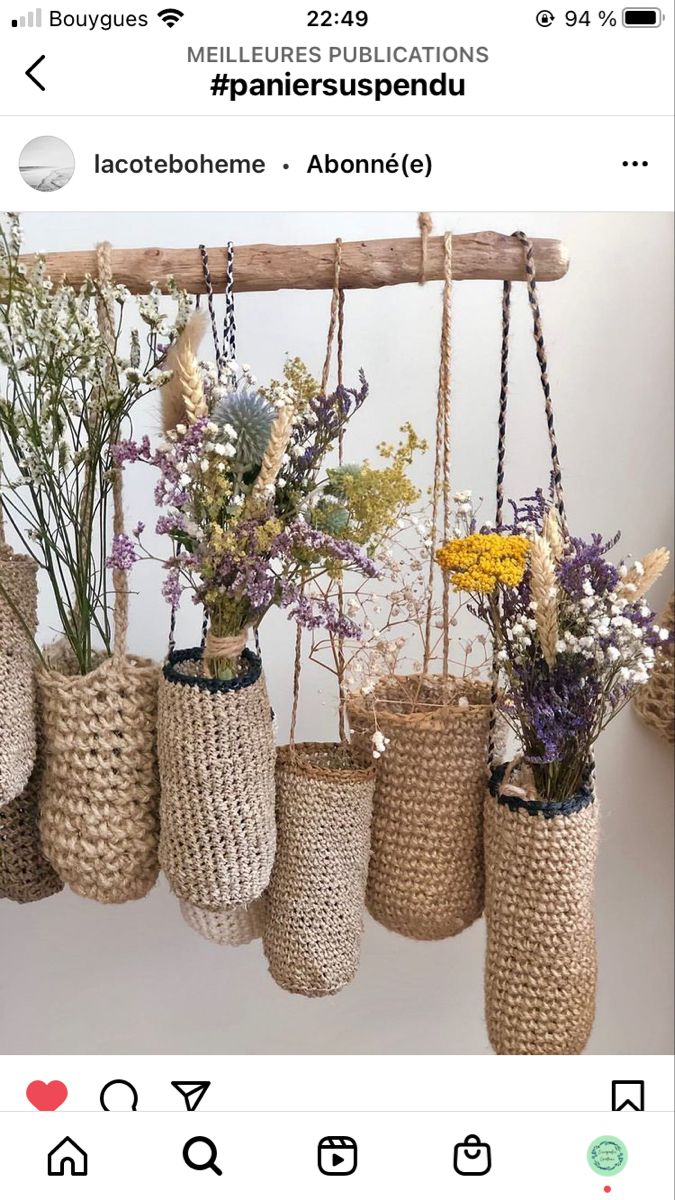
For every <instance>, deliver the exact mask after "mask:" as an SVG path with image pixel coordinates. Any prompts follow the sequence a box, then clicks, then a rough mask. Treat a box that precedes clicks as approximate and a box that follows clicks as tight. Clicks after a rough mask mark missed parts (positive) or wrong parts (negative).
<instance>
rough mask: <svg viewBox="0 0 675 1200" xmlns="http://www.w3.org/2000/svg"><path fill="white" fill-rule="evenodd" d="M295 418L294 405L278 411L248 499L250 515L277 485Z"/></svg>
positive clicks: (284, 406) (248, 512)
mask: <svg viewBox="0 0 675 1200" xmlns="http://www.w3.org/2000/svg"><path fill="white" fill-rule="evenodd" d="M294 418H295V408H294V406H293V405H292V404H285V405H283V406H282V407H281V408H280V409H278V411H277V415H276V417H275V418H274V424H273V426H272V432H271V434H270V440H269V442H268V444H267V449H266V451H265V454H264V457H263V460H262V463H261V465H260V471H259V474H258V476H257V478H256V481H255V483H254V484H253V487H252V488H251V492H250V495H249V498H248V503H247V514H248V515H250V513H251V512H254V511H255V510H256V509H257V508H259V507H260V506H261V504H264V502H265V499H266V496H267V492H268V490H269V489H270V488H271V487H272V486H273V485H274V484H275V483H276V479H277V476H278V475H279V472H280V471H281V465H282V462H283V458H284V455H285V453H286V450H287V449H288V443H289V441H290V440H291V433H292V431H293V420H294Z"/></svg>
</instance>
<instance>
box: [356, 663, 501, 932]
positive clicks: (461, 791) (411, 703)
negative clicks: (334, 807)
mask: <svg viewBox="0 0 675 1200" xmlns="http://www.w3.org/2000/svg"><path fill="white" fill-rule="evenodd" d="M489 700H490V689H489V686H488V685H487V684H482V683H472V682H470V681H468V680H452V679H451V680H447V681H445V682H444V681H443V680H442V679H441V678H440V677H439V678H438V679H436V678H434V677H426V678H423V677H419V678H417V679H416V678H414V677H408V678H396V679H390V680H386V681H383V682H382V683H381V684H379V685H378V686H377V687H376V688H375V690H374V691H373V692H372V693H370V695H369V696H367V697H358V698H352V700H351V701H350V702H349V703H348V713H349V720H350V726H351V730H352V738H353V741H354V743H355V745H356V746H357V747H358V749H359V751H360V752H361V753H362V754H365V753H367V752H369V751H372V745H371V738H372V735H373V732H374V730H375V728H376V727H377V728H378V729H379V730H380V732H381V733H382V734H383V735H384V736H385V737H386V738H388V739H389V744H388V745H387V747H386V749H385V751H384V752H383V754H382V755H381V757H380V758H379V759H378V760H377V764H376V768H375V770H376V779H377V782H376V786H375V801H374V809H373V830H372V847H371V857H370V867H369V871H368V890H367V895H366V904H367V907H368V911H369V912H370V914H371V915H372V916H373V917H374V918H375V920H376V921H379V922H380V924H382V925H384V926H386V928H387V929H392V930H394V931H395V932H397V933H400V934H403V935H405V936H406V937H411V938H417V939H419V940H420V941H425V940H432V939H436V938H446V937H452V936H453V935H454V934H457V933H459V932H460V931H461V930H462V929H466V927H467V926H468V925H471V924H472V922H474V921H475V920H477V918H478V917H480V915H481V913H482V911H483V890H484V888H483V882H484V874H483V801H484V796H485V789H486V786H487V767H486V762H487V741H488V731H489V723H490V708H489ZM462 702H463V703H462Z"/></svg>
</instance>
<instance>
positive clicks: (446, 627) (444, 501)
mask: <svg viewBox="0 0 675 1200" xmlns="http://www.w3.org/2000/svg"><path fill="white" fill-rule="evenodd" d="M426 216H428V214H426V213H422V214H420V228H421V229H422V238H423V246H424V242H425V239H426V238H428V236H429V229H430V225H429V226H428V225H427V223H426V222H425V223H424V225H423V222H422V218H423V217H426ZM443 245H444V282H443V305H442V319H441V362H440V368H439V375H438V394H437V404H436V448H435V460H434V483H433V491H432V509H431V545H430V547H429V575H428V581H427V589H428V598H427V611H426V620H425V627H424V657H423V660H422V674H423V675H426V674H427V672H428V670H429V664H430V661H431V654H432V637H433V629H432V625H433V611H434V580H435V577H436V549H437V547H438V534H439V515H440V510H441V509H442V522H441V523H440V524H441V530H442V537H443V541H444V542H447V541H448V540H449V538H450V515H451V509H452V495H451V491H450V449H451V447H450V407H451V397H452V234H451V233H446V234H445V238H444V243H443ZM424 258H425V251H424V249H423V251H422V261H423V263H424ZM449 666H450V583H449V580H448V578H447V576H446V575H445V574H444V575H443V679H444V680H446V679H447V678H448V674H449Z"/></svg>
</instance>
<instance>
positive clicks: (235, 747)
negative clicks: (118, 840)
mask: <svg viewBox="0 0 675 1200" xmlns="http://www.w3.org/2000/svg"><path fill="white" fill-rule="evenodd" d="M201 659H202V651H201V650H200V649H195V650H184V651H179V652H176V653H174V654H173V655H170V656H169V659H168V660H167V663H166V665H165V667H164V670H163V673H162V678H161V681H160V688H159V718H158V728H159V740H158V752H159V764H160V774H161V781H162V791H161V837H160V848H159V858H160V863H161V865H162V868H163V870H164V872H165V873H166V875H167V877H168V879H169V882H170V884H171V887H172V890H173V891H174V892H175V894H176V895H177V896H178V897H179V899H181V900H186V901H189V902H191V903H192V904H196V905H198V906H199V907H200V908H204V909H207V910H209V911H211V912H214V911H217V910H218V909H222V908H227V907H232V906H234V905H240V904H243V905H246V904H250V903H251V902H252V901H253V900H255V899H257V898H258V897H259V896H260V895H262V893H263V892H264V890H265V888H266V887H267V884H268V883H269V878H270V874H271V871H272V863H273V862H274V854H275V849H276V826H275V818H274V798H275V789H274V758H275V750H274V735H273V729H272V721H271V717H270V702H269V697H268V695H267V688H266V686H265V680H264V677H263V675H262V666H261V663H260V659H259V658H257V657H256V656H255V655H254V654H253V653H252V652H251V651H250V650H244V651H243V654H242V661H243V663H244V664H245V666H246V668H247V669H246V671H245V673H244V674H243V675H241V676H240V677H238V678H237V679H235V680H229V681H228V680H218V679H209V678H207V677H205V676H204V674H203V672H202V665H201Z"/></svg>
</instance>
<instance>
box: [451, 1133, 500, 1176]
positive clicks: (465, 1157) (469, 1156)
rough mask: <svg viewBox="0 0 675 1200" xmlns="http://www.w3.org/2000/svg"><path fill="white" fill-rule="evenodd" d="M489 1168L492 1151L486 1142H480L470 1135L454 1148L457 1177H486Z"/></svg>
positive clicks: (473, 1134)
mask: <svg viewBox="0 0 675 1200" xmlns="http://www.w3.org/2000/svg"><path fill="white" fill-rule="evenodd" d="M491 1166H492V1151H491V1149H490V1147H489V1146H488V1144H487V1142H481V1140H480V1138H479V1137H477V1136H476V1134H475V1133H470V1134H469V1136H468V1137H466V1138H465V1139H464V1141H463V1142H458V1143H457V1145H456V1146H455V1171H456V1172H457V1174H458V1175H487V1173H488V1171H489V1170H490V1167H491Z"/></svg>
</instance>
